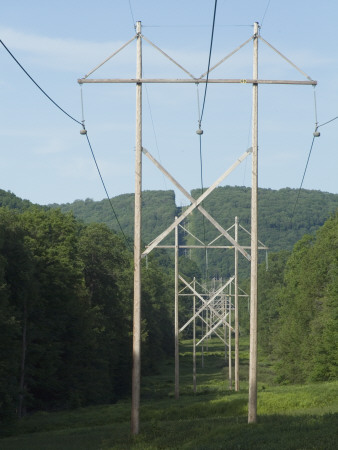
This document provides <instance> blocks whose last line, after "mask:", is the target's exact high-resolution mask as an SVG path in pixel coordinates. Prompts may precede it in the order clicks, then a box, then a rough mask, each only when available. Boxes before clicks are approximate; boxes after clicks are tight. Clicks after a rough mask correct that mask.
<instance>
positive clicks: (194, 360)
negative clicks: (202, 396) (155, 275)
mask: <svg viewBox="0 0 338 450" xmlns="http://www.w3.org/2000/svg"><path fill="white" fill-rule="evenodd" d="M193 287H194V290H196V278H195V277H194V284H193ZM193 314H194V322H193V351H192V364H193V368H192V379H193V386H194V394H196V319H195V314H196V296H195V295H194V297H193Z"/></svg>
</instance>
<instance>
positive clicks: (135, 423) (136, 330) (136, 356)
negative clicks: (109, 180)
mask: <svg viewBox="0 0 338 450" xmlns="http://www.w3.org/2000/svg"><path fill="white" fill-rule="evenodd" d="M136 33H137V50H136V51H137V63H136V78H137V79H141V78H142V39H141V22H137V23H136ZM141 202H142V83H137V84H136V141H135V220H134V318H133V319H134V322H133V373H132V405H131V432H132V434H138V432H139V409H140V381H141Z"/></svg>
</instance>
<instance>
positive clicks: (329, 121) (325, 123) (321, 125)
mask: <svg viewBox="0 0 338 450" xmlns="http://www.w3.org/2000/svg"><path fill="white" fill-rule="evenodd" d="M337 119H338V116H337V117H334V118H333V119H331V120H328V121H327V122H324V123H321V124H320V125H318V127H317V128H319V127H323V126H324V125H327V124H328V123H331V122H333V121H334V120H337Z"/></svg>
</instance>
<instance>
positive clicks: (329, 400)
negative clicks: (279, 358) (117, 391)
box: [0, 339, 338, 450]
mask: <svg viewBox="0 0 338 450" xmlns="http://www.w3.org/2000/svg"><path fill="white" fill-rule="evenodd" d="M191 350H192V349H191V346H190V343H189V342H183V343H182V345H181V347H180V351H181V355H180V372H181V376H180V399H179V400H175V399H174V365H173V361H171V360H169V361H165V362H163V364H162V366H161V368H160V369H161V370H160V371H159V373H158V374H156V375H153V376H149V377H144V378H143V379H142V397H141V411H140V417H141V432H140V434H139V435H138V436H136V437H132V436H131V435H130V400H125V401H120V402H118V403H117V404H115V405H104V406H99V407H89V408H81V409H77V410H73V411H68V412H57V413H37V414H34V415H31V416H28V417H25V418H24V419H23V420H21V421H20V423H19V425H18V428H17V430H16V435H15V436H11V437H6V438H3V439H1V440H0V448H1V450H14V449H15V450H40V449H41V450H55V449H62V450H75V449H81V450H82V449H88V450H89V449H95V450H99V449H149V450H152V449H200V450H202V449H208V450H209V449H267V450H274V449H283V450H285V449H297V450H298V449H304V450H305V449H323V450H328V449H336V448H337V442H338V436H337V428H338V425H337V424H338V399H337V392H338V382H331V383H317V384H311V385H309V384H308V385H302V386H301V385H296V386H277V385H275V384H274V374H273V370H272V368H271V365H270V363H269V361H268V360H267V359H266V358H265V359H264V358H263V357H260V361H259V368H258V380H259V382H258V415H259V418H258V423H257V424H254V425H253V424H251V425H248V424H247V402H248V385H247V372H248V343H247V341H246V340H245V339H244V340H242V342H241V346H240V363H241V364H240V391H239V392H235V391H234V390H229V380H228V367H227V365H225V360H224V351H223V350H222V345H221V344H220V343H219V341H217V340H211V341H210V342H209V346H208V353H206V352H205V355H204V368H202V367H201V354H200V353H199V354H198V368H197V393H196V394H194V393H193V388H192V353H191Z"/></svg>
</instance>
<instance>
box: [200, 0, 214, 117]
mask: <svg viewBox="0 0 338 450" xmlns="http://www.w3.org/2000/svg"><path fill="white" fill-rule="evenodd" d="M216 9H217V0H215V6H214V17H213V20H212V30H211V40H210V48H209V60H208V71H207V79H206V83H205V88H204V98H203V105H202V112H201V117H200V124H201V122H202V119H203V113H204V107H205V99H206V96H207V89H208V80H209V69H210V61H211V52H212V44H213V40H214V31H215V21H216Z"/></svg>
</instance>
